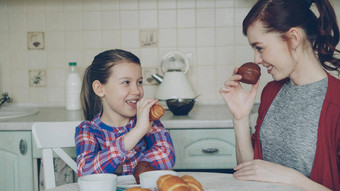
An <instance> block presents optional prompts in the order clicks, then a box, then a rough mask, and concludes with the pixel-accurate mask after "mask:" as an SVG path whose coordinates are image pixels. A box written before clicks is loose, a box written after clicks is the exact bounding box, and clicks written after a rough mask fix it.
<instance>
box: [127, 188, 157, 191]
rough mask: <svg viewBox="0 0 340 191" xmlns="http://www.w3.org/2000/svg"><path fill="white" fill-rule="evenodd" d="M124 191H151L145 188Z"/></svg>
mask: <svg viewBox="0 0 340 191" xmlns="http://www.w3.org/2000/svg"><path fill="white" fill-rule="evenodd" d="M125 191H151V190H150V189H147V188H141V187H131V188H128V189H125Z"/></svg>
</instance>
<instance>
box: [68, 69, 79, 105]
mask: <svg viewBox="0 0 340 191" xmlns="http://www.w3.org/2000/svg"><path fill="white" fill-rule="evenodd" d="M69 67H70V68H69V73H68V75H67V79H66V84H65V88H66V89H65V93H66V109H67V110H80V109H81V104H80V90H81V80H80V76H79V74H78V71H77V63H76V62H70V63H69Z"/></svg>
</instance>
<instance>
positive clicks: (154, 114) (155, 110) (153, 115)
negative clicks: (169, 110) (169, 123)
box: [149, 104, 164, 121]
mask: <svg viewBox="0 0 340 191" xmlns="http://www.w3.org/2000/svg"><path fill="white" fill-rule="evenodd" d="M163 115H164V108H163V107H162V106H161V105H159V104H155V105H153V106H152V107H151V108H150V114H149V120H150V121H154V120H159V119H160V118H161V117H162V116H163Z"/></svg>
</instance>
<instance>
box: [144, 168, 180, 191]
mask: <svg viewBox="0 0 340 191" xmlns="http://www.w3.org/2000/svg"><path fill="white" fill-rule="evenodd" d="M166 174H172V175H177V173H176V172H175V171H172V170H153V171H147V172H143V173H141V174H140V175H139V179H140V187H142V188H150V189H154V188H157V180H158V178H159V177H161V176H163V175H166Z"/></svg>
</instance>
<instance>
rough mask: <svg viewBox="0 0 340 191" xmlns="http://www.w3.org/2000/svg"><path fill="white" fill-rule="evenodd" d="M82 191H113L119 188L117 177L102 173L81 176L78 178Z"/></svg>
mask: <svg viewBox="0 0 340 191" xmlns="http://www.w3.org/2000/svg"><path fill="white" fill-rule="evenodd" d="M78 185H79V188H80V191H93V190H100V191H112V190H116V187H117V175H115V174H109V173H102V174H91V175H86V176H81V177H79V178H78Z"/></svg>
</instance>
